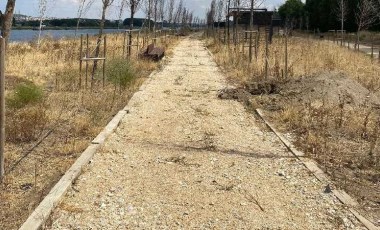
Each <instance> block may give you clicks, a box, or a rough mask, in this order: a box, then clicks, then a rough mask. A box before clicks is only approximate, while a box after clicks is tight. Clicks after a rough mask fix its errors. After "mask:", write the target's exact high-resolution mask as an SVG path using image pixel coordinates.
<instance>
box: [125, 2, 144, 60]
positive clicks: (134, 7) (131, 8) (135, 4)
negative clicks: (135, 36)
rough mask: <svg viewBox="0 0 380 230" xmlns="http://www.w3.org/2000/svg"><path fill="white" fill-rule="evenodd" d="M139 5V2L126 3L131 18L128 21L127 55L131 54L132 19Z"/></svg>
mask: <svg viewBox="0 0 380 230" xmlns="http://www.w3.org/2000/svg"><path fill="white" fill-rule="evenodd" d="M140 3H141V0H128V1H127V5H128V6H129V12H130V14H131V17H130V19H129V30H130V31H131V32H130V33H129V41H128V54H131V48H132V30H133V19H134V17H135V14H136V12H137V10H138V9H139V7H140Z"/></svg>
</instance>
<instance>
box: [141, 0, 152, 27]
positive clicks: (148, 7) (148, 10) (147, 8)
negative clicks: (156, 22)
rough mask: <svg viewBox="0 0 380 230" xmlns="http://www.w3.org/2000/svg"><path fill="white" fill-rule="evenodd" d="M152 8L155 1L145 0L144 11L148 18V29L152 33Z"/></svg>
mask: <svg viewBox="0 0 380 230" xmlns="http://www.w3.org/2000/svg"><path fill="white" fill-rule="evenodd" d="M152 6H153V0H144V2H143V7H142V11H143V12H144V13H145V15H146V17H147V18H148V29H149V31H150V28H151V25H150V22H151V18H152Z"/></svg>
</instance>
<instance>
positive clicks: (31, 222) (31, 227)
mask: <svg viewBox="0 0 380 230" xmlns="http://www.w3.org/2000/svg"><path fill="white" fill-rule="evenodd" d="M163 60H165V59H163ZM158 72H159V70H154V71H153V72H152V73H151V74H150V75H149V76H148V79H146V80H145V81H144V82H143V84H142V85H141V86H140V88H139V90H138V91H136V93H137V92H139V91H142V90H144V89H145V87H146V86H147V85H148V84H149V82H150V81H151V79H152V78H153V76H154V75H156V74H157V73H158ZM132 98H133V97H132ZM132 98H131V99H132ZM128 104H129V102H128ZM128 104H127V106H125V107H124V108H123V109H122V110H120V111H119V112H118V113H117V114H116V115H115V116H114V117H113V119H112V120H111V121H110V122H109V123H108V124H107V126H106V127H105V128H104V129H103V130H102V131H101V132H100V133H99V135H98V136H97V137H96V138H95V139H94V140H93V141H92V142H91V144H90V145H89V146H88V148H87V149H86V150H85V151H84V152H83V153H82V154H81V156H80V157H79V158H78V159H77V160H76V161H75V162H74V164H73V165H72V166H71V167H70V169H69V170H67V171H66V173H65V174H64V175H63V177H62V178H61V179H60V180H59V181H58V182H57V184H56V185H55V186H54V187H53V188H52V189H51V190H50V192H49V194H48V195H47V196H46V197H45V198H44V199H43V200H42V201H41V203H40V204H39V205H38V206H37V208H36V209H35V210H34V211H33V212H32V214H30V215H29V217H28V219H27V220H26V221H25V222H24V223H23V225H22V226H21V227H20V228H19V230H38V229H41V228H42V227H43V226H44V224H45V222H46V221H47V220H48V219H49V217H50V214H51V213H52V212H53V210H54V209H55V208H56V207H57V206H58V205H59V203H60V202H61V200H62V199H63V197H64V196H65V195H66V193H67V191H68V190H69V188H70V187H71V185H72V184H73V183H74V181H75V180H76V179H77V178H78V177H79V176H80V174H81V172H82V168H83V167H84V166H86V165H87V164H88V163H89V162H90V160H91V159H92V158H93V157H94V154H95V153H96V152H97V150H98V149H99V148H100V147H101V146H102V145H103V144H104V142H105V141H106V139H107V138H108V137H109V135H110V134H112V133H113V132H114V131H115V129H116V128H117V127H118V126H119V124H120V122H121V120H122V119H123V118H124V117H125V115H127V114H128V113H129V109H128Z"/></svg>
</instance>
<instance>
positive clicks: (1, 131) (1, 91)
mask: <svg viewBox="0 0 380 230" xmlns="http://www.w3.org/2000/svg"><path fill="white" fill-rule="evenodd" d="M4 69H5V39H4V38H0V96H1V99H0V110H1V111H0V181H2V180H3V177H4V174H5V169H4V147H5V98H4V96H5V70H4Z"/></svg>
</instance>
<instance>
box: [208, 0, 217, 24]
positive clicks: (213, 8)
mask: <svg viewBox="0 0 380 230" xmlns="http://www.w3.org/2000/svg"><path fill="white" fill-rule="evenodd" d="M215 15H216V0H212V1H211V4H210V9H209V10H208V12H207V24H208V26H209V27H211V28H214V22H215Z"/></svg>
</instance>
